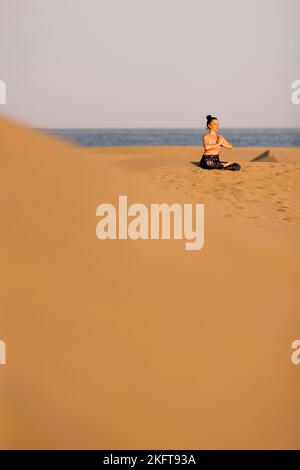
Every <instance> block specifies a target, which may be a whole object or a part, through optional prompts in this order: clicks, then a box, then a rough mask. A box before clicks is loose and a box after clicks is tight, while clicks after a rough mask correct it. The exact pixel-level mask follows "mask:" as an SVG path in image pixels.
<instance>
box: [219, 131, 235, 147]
mask: <svg viewBox="0 0 300 470" xmlns="http://www.w3.org/2000/svg"><path fill="white" fill-rule="evenodd" d="M217 142H219V143H220V145H221V146H222V147H224V148H225V149H228V150H230V149H232V147H233V145H232V144H231V143H230V142H228V140H226V139H225V137H223V136H222V134H218V140H217Z"/></svg>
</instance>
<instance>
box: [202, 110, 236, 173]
mask: <svg viewBox="0 0 300 470" xmlns="http://www.w3.org/2000/svg"><path fill="white" fill-rule="evenodd" d="M206 119H207V128H208V129H209V132H208V133H207V134H205V135H204V136H203V147H204V154H203V156H202V158H201V161H200V163H199V166H200V167H201V168H204V169H206V170H231V171H238V170H240V169H241V166H240V165H239V164H238V163H235V162H221V161H220V160H219V153H220V151H221V149H222V147H224V148H226V149H232V145H231V144H230V143H229V142H228V141H227V140H226V139H225V138H224V137H223V136H222V134H218V128H219V121H218V118H216V117H213V116H211V115H209V116H206Z"/></svg>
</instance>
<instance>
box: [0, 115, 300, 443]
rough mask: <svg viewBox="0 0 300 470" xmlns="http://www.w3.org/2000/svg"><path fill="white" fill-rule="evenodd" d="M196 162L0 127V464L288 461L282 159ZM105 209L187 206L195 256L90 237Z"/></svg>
mask: <svg viewBox="0 0 300 470" xmlns="http://www.w3.org/2000/svg"><path fill="white" fill-rule="evenodd" d="M266 150H269V152H270V153H269V156H268V157H267V158H265V159H262V160H260V161H256V162H255V161H251V160H253V159H255V158H256V157H257V156H259V155H261V154H263V153H264V152H265V151H266ZM202 153H203V149H202V148H201V146H199V147H171V146H168V147H163V146H161V147H111V148H95V149H92V148H80V147H76V146H74V145H71V144H70V143H67V142H64V141H63V140H61V139H59V138H54V137H53V136H49V135H46V134H44V133H43V132H41V131H36V130H32V129H29V128H27V127H25V126H24V125H20V124H18V123H15V122H13V121H11V120H8V119H6V118H4V117H1V118H0V158H1V173H0V178H1V185H0V191H1V198H0V205H1V222H2V223H1V227H2V230H1V269H0V273H1V284H0V285H1V291H0V292H1V310H0V326H1V329H0V340H4V341H5V343H6V347H7V364H6V365H2V366H0V367H1V374H0V390H1V392H0V393H1V402H0V422H1V429H0V446H1V448H5V449H19V448H24V449H33V448H34V449H40V448H46V449H64V448H68V449H79V448H83V449H93V448H97V449H242V448H243V449H252V448H256V449H279V448H281V449H292V448H294V449H295V448H296V449H300V437H299V432H298V427H299V422H300V405H299V399H298V395H299V392H298V390H299V385H300V366H298V367H297V366H295V365H293V364H292V362H291V354H292V349H291V344H292V342H293V341H294V340H296V339H299V336H300V320H299V307H300V297H299V281H298V280H299V274H300V268H299V259H300V255H299V251H300V250H299V249H300V243H299V234H300V233H299V229H300V208H299V200H300V194H299V192H300V185H299V183H300V148H280V147H274V148H262V147H257V148H254V147H251V148H250V147H243V148H235V149H233V150H231V151H224V153H222V159H221V160H226V161H237V162H239V163H240V164H241V166H242V169H241V171H239V172H231V171H224V172H223V171H205V170H202V169H201V168H199V167H198V166H197V162H199V160H200V158H201V156H202ZM119 195H127V197H128V201H129V202H130V203H136V202H138V203H143V204H146V205H150V204H152V203H168V204H172V203H180V204H188V203H193V204H195V203H203V204H204V206H205V242H204V247H203V249H201V250H199V251H190V252H189V251H185V250H184V249H183V241H182V240H175V239H170V240H162V239H160V240H132V239H127V240H99V239H97V237H96V223H97V217H96V207H97V206H98V205H99V204H101V203H112V204H117V201H118V197H119Z"/></svg>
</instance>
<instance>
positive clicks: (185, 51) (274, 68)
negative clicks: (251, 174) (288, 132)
mask: <svg viewBox="0 0 300 470" xmlns="http://www.w3.org/2000/svg"><path fill="white" fill-rule="evenodd" d="M299 18H300V2H299V0H226V1H225V0H212V1H208V0H205V1H204V0H0V80H2V81H4V82H5V84H6V104H5V105H0V113H2V114H5V115H8V116H10V117H12V118H15V119H17V120H19V121H23V122H25V123H26V124H28V125H30V126H34V127H46V128H51V127H52V128H204V127H205V125H206V119H205V116H206V115H207V114H212V115H214V116H217V117H218V118H219V120H220V126H222V127H225V128H229V127H235V128H245V127H252V128H261V127H262V128H264V127H265V128H272V127H300V104H299V105H296V104H293V103H292V100H291V95H292V92H293V90H292V82H293V81H294V80H300V28H299Z"/></svg>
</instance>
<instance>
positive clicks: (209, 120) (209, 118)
mask: <svg viewBox="0 0 300 470" xmlns="http://www.w3.org/2000/svg"><path fill="white" fill-rule="evenodd" d="M206 119H207V123H206V127H207V129H209V127H208V124H210V123H211V121H213V119H218V118H216V117H214V116H212V115H211V114H209V115H208V116H206Z"/></svg>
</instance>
